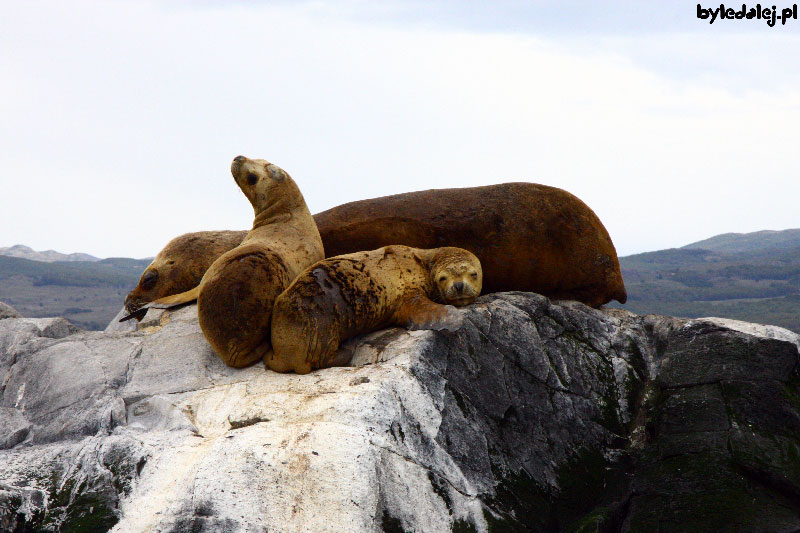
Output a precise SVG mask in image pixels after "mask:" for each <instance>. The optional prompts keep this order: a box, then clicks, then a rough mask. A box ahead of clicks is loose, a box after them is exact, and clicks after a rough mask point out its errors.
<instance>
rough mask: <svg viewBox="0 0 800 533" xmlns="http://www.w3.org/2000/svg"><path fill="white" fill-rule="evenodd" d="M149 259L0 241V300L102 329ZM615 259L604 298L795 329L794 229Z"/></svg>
mask: <svg viewBox="0 0 800 533" xmlns="http://www.w3.org/2000/svg"><path fill="white" fill-rule="evenodd" d="M81 258H83V259H81ZM150 261H151V259H126V258H110V259H98V258H96V257H93V256H90V255H87V254H60V253H58V252H55V251H53V250H48V251H46V252H35V251H33V250H31V249H30V248H28V247H27V246H22V245H17V246H12V247H10V248H0V301H4V302H6V303H8V304H10V305H11V306H13V307H14V308H16V309H17V311H19V312H20V313H22V314H23V315H24V316H30V317H42V316H56V315H58V316H65V317H66V318H68V319H69V320H70V321H71V322H73V323H74V324H76V325H78V326H81V327H84V328H86V329H103V328H104V327H105V326H106V325H107V324H108V322H109V321H110V320H111V319H112V318H113V317H114V316H115V315H116V313H117V312H118V311H119V309H120V308H121V306H122V302H123V300H124V299H125V295H126V294H127V293H128V291H130V290H131V289H132V288H133V287H134V286H136V283H137V282H138V279H139V276H141V273H142V271H144V269H145V268H146V267H147V265H148V264H149V263H150ZM620 265H621V267H622V275H623V278H624V279H625V286H626V288H627V291H628V302H627V303H626V304H625V305H619V304H617V303H616V302H613V303H611V304H609V305H610V306H614V307H622V308H623V309H628V310H630V311H632V312H634V313H637V314H647V313H655V314H664V315H672V316H681V317H687V318H697V317H703V316H718V317H725V318H735V319H739V320H746V321H749V322H758V323H762V324H774V325H778V326H782V327H785V328H788V329H791V330H793V331H796V332H800V229H789V230H783V231H758V232H754V233H725V234H722V235H717V236H714V237H711V238H709V239H705V240H702V241H698V242H694V243H691V244H688V245H686V246H683V247H681V248H671V249H668V250H659V251H656V252H646V253H641V254H636V255H629V256H626V257H621V258H620Z"/></svg>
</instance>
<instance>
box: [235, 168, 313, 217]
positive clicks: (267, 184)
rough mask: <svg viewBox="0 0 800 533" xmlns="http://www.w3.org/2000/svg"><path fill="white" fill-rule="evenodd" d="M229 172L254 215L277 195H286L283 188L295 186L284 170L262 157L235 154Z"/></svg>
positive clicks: (270, 203) (272, 201)
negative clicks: (251, 157) (250, 205)
mask: <svg viewBox="0 0 800 533" xmlns="http://www.w3.org/2000/svg"><path fill="white" fill-rule="evenodd" d="M231 174H233V179H234V180H236V185H238V186H239V188H240V189H242V192H243V193H244V195H245V196H247V199H248V200H250V203H251V204H252V205H253V209H254V210H255V212H256V215H258V214H259V213H260V212H261V211H263V210H264V209H266V208H267V207H269V206H270V205H272V204H273V203H274V202H275V200H276V198H277V197H285V196H288V195H287V193H286V191H285V189H287V188H290V189H296V188H297V187H296V185H294V182H293V181H292V178H291V177H290V176H289V174H288V173H287V172H286V171H285V170H283V169H282V168H281V167H279V166H278V165H275V164H273V163H270V162H269V161H265V160H264V159H250V158H247V157H245V156H243V155H240V156H236V157H235V158H233V162H232V163H231ZM298 194H299V193H298Z"/></svg>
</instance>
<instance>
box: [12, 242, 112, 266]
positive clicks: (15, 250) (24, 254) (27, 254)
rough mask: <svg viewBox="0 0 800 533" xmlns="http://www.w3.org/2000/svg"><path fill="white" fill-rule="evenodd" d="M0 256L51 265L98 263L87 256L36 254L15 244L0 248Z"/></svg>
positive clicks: (31, 249)
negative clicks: (75, 262)
mask: <svg viewBox="0 0 800 533" xmlns="http://www.w3.org/2000/svg"><path fill="white" fill-rule="evenodd" d="M0 255H4V256H8V257H18V258H20V259H30V260H32V261H44V262H45V263H52V262H54V261H99V260H100V259H98V258H97V257H94V256H93V255H89V254H62V253H59V252H56V251H55V250H46V251H44V252H37V251H35V250H34V249H33V248H30V247H28V246H24V245H22V244H16V245H14V246H10V247H6V248H0Z"/></svg>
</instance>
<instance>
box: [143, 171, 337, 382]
mask: <svg viewBox="0 0 800 533" xmlns="http://www.w3.org/2000/svg"><path fill="white" fill-rule="evenodd" d="M231 173H232V174H233V177H234V179H235V180H236V184H237V185H238V186H239V187H240V188H241V189H242V192H244V194H245V196H247V199H248V200H250V203H251V204H252V205H253V209H254V211H255V219H254V221H253V229H251V230H250V232H249V233H248V234H247V236H246V237H245V238H244V240H243V241H242V243H241V244H240V245H239V246H237V247H236V248H233V249H232V250H230V251H228V252H225V253H224V254H222V255H221V256H220V257H219V258H218V259H217V260H216V261H214V263H213V264H212V265H211V267H209V269H208V271H206V273H205V275H204V276H203V278H202V280H201V281H200V285H199V286H198V287H196V288H194V289H192V290H190V291H187V292H184V293H181V294H177V295H174V296H167V297H164V298H160V299H158V300H156V301H155V302H152V303H150V304H148V305H146V306H144V307H143V308H142V309H147V308H149V307H155V308H163V307H172V306H175V305H180V304H183V303H187V302H190V301H192V300H194V299H197V315H198V319H199V322H200V328H201V329H202V330H203V334H204V335H205V337H206V339H207V340H208V342H209V344H210V345H211V347H212V348H213V349H214V351H215V352H216V353H217V354H218V355H219V356H220V358H222V360H223V361H224V362H225V363H226V364H228V365H230V366H234V367H237V368H238V367H244V366H247V365H249V364H252V363H254V362H255V361H257V360H259V359H261V358H262V357H263V356H264V354H265V353H266V352H267V351H268V350H269V348H270V337H269V334H270V320H271V317H272V307H273V304H274V302H275V298H277V296H278V295H279V294H280V293H281V292H283V290H284V289H286V287H288V286H289V283H291V281H292V280H293V279H294V278H296V277H297V275H298V274H299V273H300V272H301V271H302V270H303V269H304V268H306V267H307V266H309V265H311V264H313V263H315V262H316V261H319V260H321V259H322V258H323V257H324V253H323V248H322V241H321V240H320V237H319V232H318V231H317V226H316V224H315V223H314V219H313V218H312V217H311V212H310V211H309V210H308V207H307V206H306V202H305V200H304V199H303V195H302V194H301V193H300V189H298V187H297V184H295V182H294V180H292V178H291V177H290V176H289V174H287V173H286V172H285V171H284V170H282V169H281V168H280V167H278V166H277V165H273V164H272V163H269V162H267V161H264V160H263V159H248V158H246V157H244V156H238V157H236V158H235V159H234V160H233V163H232V164H231ZM141 311H142V310H141V309H140V310H139V311H137V313H140V312H141Z"/></svg>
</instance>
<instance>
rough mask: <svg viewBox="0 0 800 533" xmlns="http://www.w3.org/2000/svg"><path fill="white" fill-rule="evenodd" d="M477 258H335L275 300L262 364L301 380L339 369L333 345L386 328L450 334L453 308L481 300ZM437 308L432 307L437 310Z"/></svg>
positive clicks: (404, 250) (432, 254) (387, 254)
mask: <svg viewBox="0 0 800 533" xmlns="http://www.w3.org/2000/svg"><path fill="white" fill-rule="evenodd" d="M482 281H483V275H482V272H481V264H480V261H478V258H477V257H475V256H474V255H473V254H471V253H470V252H468V251H466V250H463V249H461V248H451V247H448V248H436V249H432V250H420V249H416V248H409V247H408V246H387V247H385V248H380V249H378V250H372V251H369V252H358V253H354V254H347V255H340V256H337V257H332V258H330V259H325V260H324V261H320V262H318V263H315V264H314V265H312V266H310V267H308V268H306V269H305V270H304V271H303V272H302V273H301V274H300V276H299V277H298V278H297V279H296V280H294V281H293V282H292V284H291V285H290V286H289V288H288V289H286V291H284V292H283V293H282V294H281V295H280V296H278V298H277V300H275V308H274V310H273V314H272V349H273V353H271V354H267V356H266V357H265V358H264V363H265V364H266V365H267V367H268V368H270V369H272V370H275V371H277V372H289V371H294V372H296V373H298V374H306V373H308V372H310V371H311V370H314V369H317V368H325V367H329V366H341V365H344V364H347V362H348V360H349V354H346V360H343V359H340V358H337V350H338V348H339V344H340V343H341V342H342V341H344V340H346V339H348V338H350V337H353V336H355V335H359V334H361V333H367V332H370V331H375V330H377V329H381V328H385V327H388V326H394V325H401V326H406V327H410V328H414V329H450V328H452V327H454V326H455V325H457V324H458V318H459V317H458V313H457V312H456V311H455V309H454V308H453V307H452V306H453V305H455V306H462V305H466V304H468V303H471V302H472V301H473V300H474V299H475V298H477V296H478V295H479V294H480V292H481V284H482ZM437 301H438V302H441V303H436V302H437Z"/></svg>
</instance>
